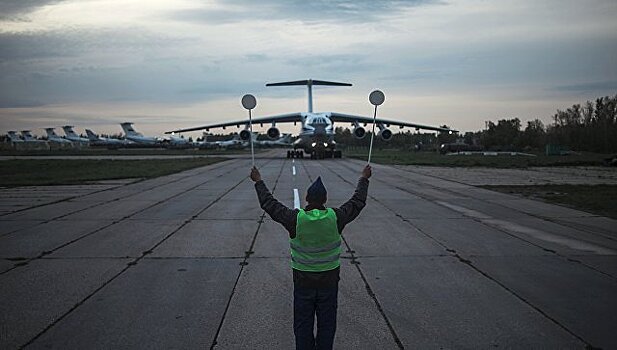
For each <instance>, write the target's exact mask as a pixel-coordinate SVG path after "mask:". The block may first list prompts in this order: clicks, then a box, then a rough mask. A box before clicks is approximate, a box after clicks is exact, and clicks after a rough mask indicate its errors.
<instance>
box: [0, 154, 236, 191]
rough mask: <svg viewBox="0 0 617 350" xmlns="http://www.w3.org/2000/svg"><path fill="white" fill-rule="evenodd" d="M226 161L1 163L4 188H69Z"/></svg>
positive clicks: (29, 161) (151, 160)
mask: <svg viewBox="0 0 617 350" xmlns="http://www.w3.org/2000/svg"><path fill="white" fill-rule="evenodd" d="M223 160H225V159H224V158H214V157H212V158H188V159H144V160H113V159H104V160H90V159H83V160H73V159H70V160H65V159H60V160H55V159H50V160H46V159H17V160H5V161H0V186H8V187H11V186H35V185H69V184H83V183H90V182H96V181H101V180H114V179H128V178H153V177H158V176H163V175H168V174H172V173H176V172H179V171H183V170H187V169H192V168H196V167H201V166H205V165H209V164H214V163H217V162H220V161H223Z"/></svg>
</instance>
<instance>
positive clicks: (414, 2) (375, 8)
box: [172, 0, 441, 24]
mask: <svg viewBox="0 0 617 350" xmlns="http://www.w3.org/2000/svg"><path fill="white" fill-rule="evenodd" d="M436 3H441V1H437V0H389V1H374V0H356V1H354V0H317V1H304V0H264V1H260V2H259V3H256V2H254V1H249V0H233V1H226V2H225V4H226V5H231V6H228V7H227V8H223V9H208V8H205V7H204V8H198V9H192V10H183V11H178V12H176V13H174V14H173V15H172V18H174V19H177V20H183V21H195V22H203V23H208V24H222V23H235V22H242V21H245V20H249V19H260V20H264V19H265V20H273V19H274V20H297V21H301V22H304V23H319V22H334V21H336V22H369V21H370V22H372V21H377V20H379V19H381V18H383V17H385V16H390V15H395V14H396V13H397V12H399V11H401V10H403V9H405V8H409V7H416V6H421V5H427V4H436ZM239 8H242V10H239Z"/></svg>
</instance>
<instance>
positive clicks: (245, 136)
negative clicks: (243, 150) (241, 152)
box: [240, 129, 251, 141]
mask: <svg viewBox="0 0 617 350" xmlns="http://www.w3.org/2000/svg"><path fill="white" fill-rule="evenodd" d="M240 139H241V140H242V141H248V140H250V139H251V132H250V131H249V130H246V129H245V130H242V131H240Z"/></svg>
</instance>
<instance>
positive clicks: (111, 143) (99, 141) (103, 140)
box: [86, 129, 132, 148]
mask: <svg viewBox="0 0 617 350" xmlns="http://www.w3.org/2000/svg"><path fill="white" fill-rule="evenodd" d="M86 134H87V135H88V140H90V145H91V146H103V147H107V148H120V147H122V146H126V145H129V144H131V143H132V142H131V141H129V140H120V139H114V138H108V137H101V136H98V135H97V134H95V133H94V132H93V131H92V130H90V129H86Z"/></svg>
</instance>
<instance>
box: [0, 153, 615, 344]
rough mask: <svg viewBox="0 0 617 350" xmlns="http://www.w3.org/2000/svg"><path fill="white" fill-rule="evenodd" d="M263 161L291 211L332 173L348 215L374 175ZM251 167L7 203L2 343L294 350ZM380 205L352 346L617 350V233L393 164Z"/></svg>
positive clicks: (278, 251) (373, 191) (347, 272)
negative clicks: (366, 177) (360, 181)
mask: <svg viewBox="0 0 617 350" xmlns="http://www.w3.org/2000/svg"><path fill="white" fill-rule="evenodd" d="M257 162H258V164H259V167H260V169H261V172H262V175H263V177H264V179H265V181H266V183H267V185H268V186H269V188H270V189H273V190H274V193H275V196H276V197H277V198H279V200H281V201H283V202H284V203H286V204H287V205H289V206H292V205H293V200H294V197H293V190H294V189H298V190H299V193H300V194H301V196H303V193H304V191H305V189H306V187H307V185H308V184H309V183H310V182H311V181H312V180H313V179H314V178H316V177H317V176H318V175H321V176H322V178H323V180H324V183H325V184H326V187H327V189H328V192H329V202H328V204H329V205H331V206H338V205H340V204H342V203H343V202H344V201H345V200H347V199H348V198H349V197H350V196H351V194H352V192H353V189H354V187H355V182H356V180H357V178H358V176H359V173H360V169H361V168H362V166H363V163H362V162H359V161H352V160H345V159H343V160H323V161H311V160H296V161H295V162H292V160H286V159H271V158H270V159H267V158H258V159H257ZM249 167H250V159H233V160H229V161H225V162H223V163H219V164H215V165H211V166H207V167H203V168H199V169H193V170H189V171H185V172H182V173H178V174H174V175H170V176H166V177H161V178H157V179H152V180H147V181H141V182H137V183H132V184H113V185H108V186H107V187H100V186H99V187H97V188H96V189H92V190H88V189H87V188H85V187H84V189H83V191H82V192H79V193H77V195H76V196H73V197H71V196H67V197H66V198H64V199H62V198H60V199H57V198H56V199H55V200H50V201H49V202H44V203H41V202H37V201H36V200H35V199H36V198H33V195H32V194H26V193H25V192H26V191H25V190H22V191H24V195H23V196H19V195H15V194H14V193H13V192H15V190H13V192H12V195H11V196H8V195H6V194H2V193H1V192H0V195H2V196H3V197H2V198H3V202H4V205H5V207H6V204H7V203H11V201H12V200H14V201H15V203H19V207H15V208H16V209H15V210H17V211H14V212H10V211H9V210H5V211H4V212H3V213H0V258H1V259H0V286H1V288H0V348H1V349H13V348H20V347H26V348H34V349H39V348H56V349H85V348H100V349H110V348H111V349H134V348H149V349H152V348H156V349H169V348H175V349H178V348H216V349H238V348H246V349H290V348H293V344H294V342H293V329H292V289H293V287H292V279H291V270H290V267H289V261H288V259H289V258H288V255H289V252H288V241H287V240H288V237H287V234H286V232H285V231H284V230H283V229H282V227H280V226H279V225H278V224H276V223H275V222H273V221H271V220H270V219H269V218H268V217H267V216H265V215H264V213H263V211H262V210H261V209H260V208H259V206H258V203H257V199H256V195H255V191H254V188H253V184H252V182H251V181H250V180H249V179H248V178H247V175H248V172H249ZM293 167H295V173H296V175H293ZM28 196H30V197H28ZM369 197H370V198H369V200H368V203H367V207H366V208H365V210H364V211H363V212H362V214H361V215H360V217H359V218H358V219H357V220H356V221H355V222H353V223H352V224H350V225H349V226H348V227H347V228H346V229H345V232H344V241H345V249H344V250H345V253H344V257H343V259H342V268H341V269H342V271H341V284H340V293H339V312H338V330H337V336H336V344H335V348H337V349H397V348H399V349H400V348H407V349H412V348H418V349H437V348H457V349H458V348H469V349H477V348H497V347H498V348H524V349H528V348H552V349H582V348H585V347H586V346H592V347H594V348H604V349H614V348H617V336H616V335H615V331H616V330H617V328H616V326H615V325H617V298H616V297H615V296H617V255H616V254H617V224H616V221H615V220H611V219H607V218H604V217H598V216H594V215H591V214H588V213H584V212H581V211H576V210H572V209H568V208H563V207H559V206H555V205H550V204H545V203H541V202H537V201H532V200H528V199H522V198H519V197H513V196H509V195H506V194H501V193H497V192H491V191H487V190H483V189H479V188H476V187H473V186H469V185H465V184H462V183H458V182H452V181H448V180H444V179H441V178H436V177H432V176H429V175H424V174H420V173H418V172H409V171H404V170H401V169H396V168H393V167H387V166H379V165H375V166H374V171H373V178H372V179H371V184H370V188H369ZM28 198H30V200H29V199H28ZM29 206H36V207H33V208H29Z"/></svg>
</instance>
